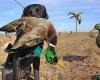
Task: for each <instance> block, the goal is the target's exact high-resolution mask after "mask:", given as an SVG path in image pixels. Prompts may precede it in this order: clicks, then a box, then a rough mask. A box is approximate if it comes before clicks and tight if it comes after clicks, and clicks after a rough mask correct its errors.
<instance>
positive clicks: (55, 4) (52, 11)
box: [0, 0, 100, 32]
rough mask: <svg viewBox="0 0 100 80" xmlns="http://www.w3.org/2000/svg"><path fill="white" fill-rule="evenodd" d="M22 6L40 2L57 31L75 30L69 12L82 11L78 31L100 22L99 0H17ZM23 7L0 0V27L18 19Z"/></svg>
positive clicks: (11, 1)
mask: <svg viewBox="0 0 100 80" xmlns="http://www.w3.org/2000/svg"><path fill="white" fill-rule="evenodd" d="M17 1H18V2H19V3H21V4H22V5H23V6H24V7H26V6H28V5H30V4H42V5H44V6H45V7H46V9H47V12H48V15H49V20H50V21H51V22H52V23H53V25H54V26H55V28H56V30H57V31H59V32H60V31H62V32H70V31H75V19H69V17H70V16H68V13H69V12H84V13H83V14H81V17H82V23H81V24H80V25H78V31H79V32H87V31H90V30H91V29H92V28H93V27H94V26H95V24H97V23H100V0H17ZM22 12H23V7H21V6H20V5H18V4H17V3H16V2H15V1H14V0H0V27H2V26H3V25H5V24H7V23H9V22H11V21H13V20H16V19H19V18H20V17H21V15H22Z"/></svg>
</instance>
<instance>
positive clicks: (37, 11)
mask: <svg viewBox="0 0 100 80" xmlns="http://www.w3.org/2000/svg"><path fill="white" fill-rule="evenodd" d="M25 16H32V17H38V18H45V19H48V18H49V17H48V13H47V10H46V7H45V6H44V5H41V4H31V5H29V6H27V7H25V8H24V10H23V14H22V17H25Z"/></svg>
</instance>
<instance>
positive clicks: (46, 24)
mask: <svg viewBox="0 0 100 80" xmlns="http://www.w3.org/2000/svg"><path fill="white" fill-rule="evenodd" d="M0 31H5V32H16V35H17V36H16V40H15V42H14V44H13V47H12V48H13V49H16V48H19V47H23V46H26V47H30V46H34V45H35V44H36V43H37V42H38V40H42V41H44V40H46V38H48V42H49V44H50V45H53V46H55V45H56V43H57V35H56V30H55V28H54V26H53V24H52V23H51V22H50V21H49V20H47V19H43V18H36V17H22V18H20V19H17V20H15V21H13V22H11V23H9V24H7V25H5V26H3V27H1V28H0Z"/></svg>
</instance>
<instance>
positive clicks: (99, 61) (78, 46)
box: [0, 32, 100, 80]
mask: <svg viewBox="0 0 100 80" xmlns="http://www.w3.org/2000/svg"><path fill="white" fill-rule="evenodd" d="M56 52H57V55H58V58H59V62H58V64H56V65H51V64H48V63H47V62H46V60H45V57H44V55H42V57H41V67H40V76H41V80H91V78H92V76H94V75H96V74H97V72H98V73H99V74H100V50H99V48H97V46H96V44H95V37H90V36H89V33H88V32H87V33H78V36H77V40H76V38H75V34H74V33H72V34H70V33H63V35H62V36H59V35H58V44H57V47H56ZM1 56H2V57H4V56H5V55H0V60H2V57H1Z"/></svg>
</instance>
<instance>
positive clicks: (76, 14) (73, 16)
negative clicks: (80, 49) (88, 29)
mask: <svg viewBox="0 0 100 80" xmlns="http://www.w3.org/2000/svg"><path fill="white" fill-rule="evenodd" d="M80 14H82V13H74V12H70V13H68V15H72V16H71V17H70V19H72V18H75V20H76V38H77V23H79V24H81V16H80Z"/></svg>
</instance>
